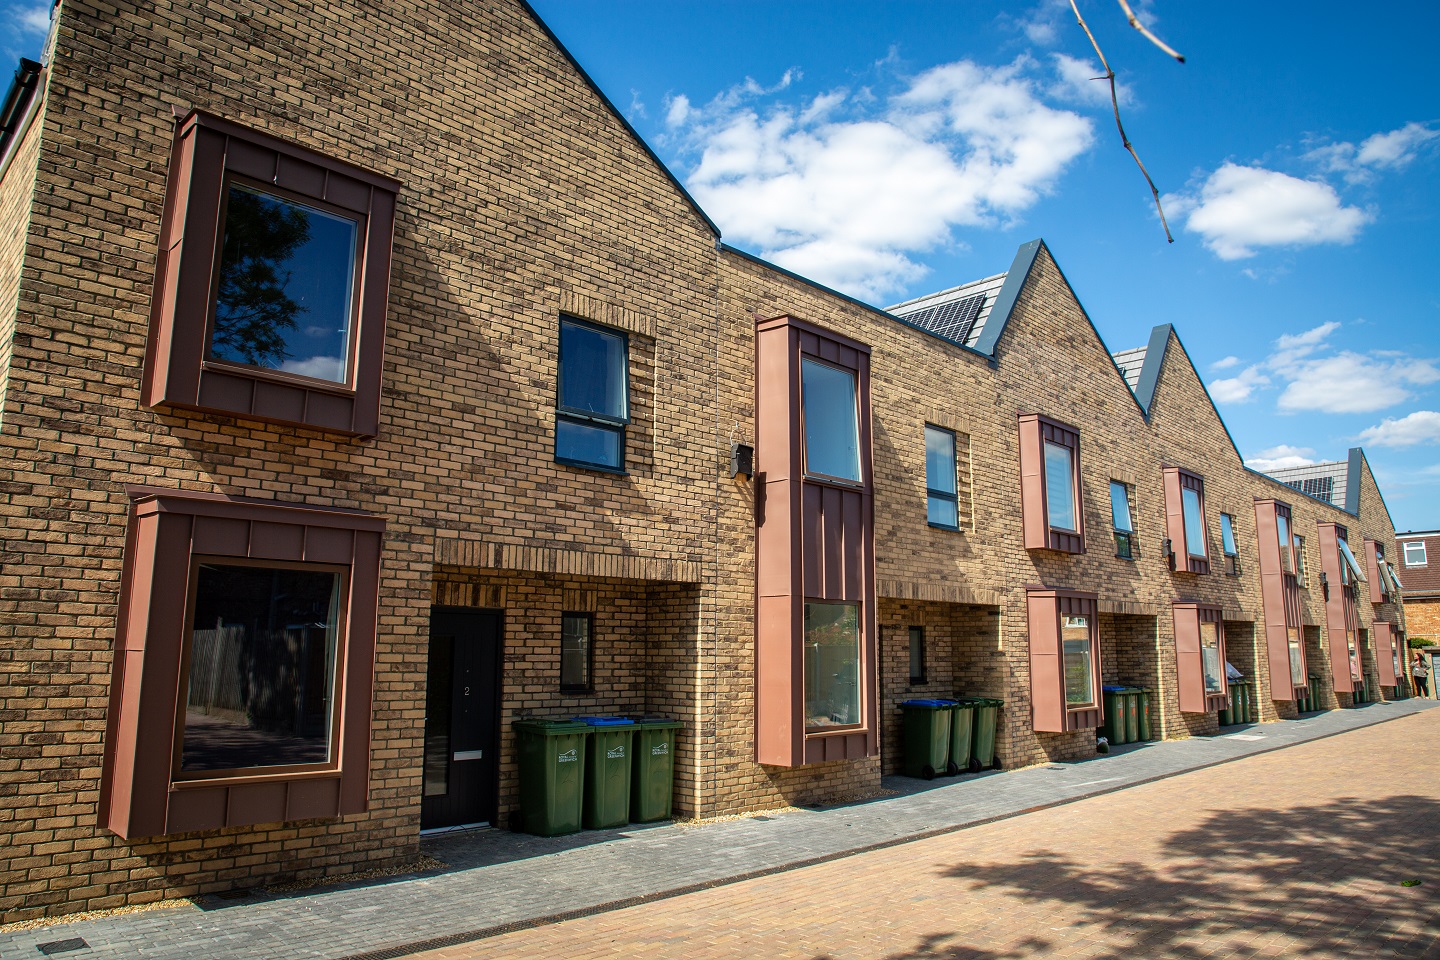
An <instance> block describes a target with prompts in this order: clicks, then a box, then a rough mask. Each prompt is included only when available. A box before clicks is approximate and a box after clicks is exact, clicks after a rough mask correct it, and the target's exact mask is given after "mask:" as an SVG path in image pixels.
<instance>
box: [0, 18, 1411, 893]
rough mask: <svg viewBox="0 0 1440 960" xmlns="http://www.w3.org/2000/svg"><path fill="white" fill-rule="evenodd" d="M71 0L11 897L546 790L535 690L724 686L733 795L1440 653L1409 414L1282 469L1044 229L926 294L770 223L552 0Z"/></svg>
mask: <svg viewBox="0 0 1440 960" xmlns="http://www.w3.org/2000/svg"><path fill="white" fill-rule="evenodd" d="M54 18H55V19H54V29H53V32H52V37H51V41H50V44H49V46H48V48H47V53H46V56H45V59H44V62H43V64H41V63H31V62H28V61H27V62H24V63H22V65H21V68H20V70H19V71H18V72H17V75H16V79H15V82H14V84H13V85H12V87H11V89H10V92H9V94H8V96H7V98H6V100H5V102H4V105H3V108H0V209H3V211H4V220H3V231H4V232H3V234H0V448H3V458H0V463H3V464H4V467H3V474H0V531H3V532H0V539H3V544H0V711H3V712H0V770H3V778H0V823H3V829H4V832H5V837H4V842H5V849H6V851H7V862H6V864H5V873H4V880H3V888H0V913H3V916H4V918H5V919H16V918H24V917H31V916H37V915H44V914H59V913H64V912H68V911H75V910H81V909H96V908H104V907H112V906H119V905H123V904H135V903H143V902H147V901H153V900H157V899H160V898H165V897H175V896H184V895H193V894H199V893H206V892H213V891H220V890H225V889H229V888H233V887H237V886H253V885H256V884H264V883H274V882H280V881H283V880H293V879H297V878H299V879H305V878H315V877H324V876H337V877H338V876H343V875H345V874H348V873H353V872H356V871H361V870H365V869H369V868H373V867H377V866H384V865H387V864H393V863H396V862H399V861H403V860H405V859H407V858H409V857H413V856H414V854H415V853H416V851H417V845H418V841H419V837H420V833H421V831H422V830H424V829H431V828H440V827H446V826H452V825H468V824H475V823H491V824H498V825H502V826H503V825H507V824H510V823H511V822H512V817H513V815H514V813H515V812H516V809H517V802H518V784H517V762H516V744H515V738H514V734H513V732H512V724H513V722H514V721H516V720H519V719H525V718H534V717H541V718H545V717H569V716H572V715H575V714H580V713H584V714H597V713H638V712H646V713H661V714H666V715H670V716H673V717H676V718H678V719H680V720H682V721H683V722H684V725H685V728H684V731H683V733H682V735H681V736H680V738H679V741H678V745H677V750H678V752H677V757H676V781H675V793H674V800H675V808H676V811H677V812H678V813H679V814H680V815H683V816H687V817H697V818H708V817H714V816H717V815H723V814H730V813H737V812H743V811H754V810H762V809H768V808H774V807H778V806H781V805H785V804H792V803H800V802H811V801H823V800H826V799H833V798H836V797H840V796H856V795H866V794H873V793H875V792H877V791H878V789H879V787H880V777H881V776H882V774H886V773H891V772H894V771H896V770H897V769H898V762H899V761H898V753H899V744H900V725H899V724H900V720H899V717H900V714H899V711H898V709H897V705H898V704H899V703H900V702H901V701H903V700H906V699H909V698H912V697H917V696H944V695H950V694H954V693H964V694H983V695H990V696H995V697H999V698H1002V699H1003V700H1004V704H1005V705H1004V707H1003V709H1002V711H1001V716H1000V720H999V735H998V744H997V757H998V761H999V763H1000V764H1001V765H1002V766H1005V767H1016V766H1023V765H1026V764H1033V763H1037V762H1042V761H1045V760H1068V759H1076V758H1081V757H1086V756H1091V755H1093V754H1094V752H1095V744H1096V729H1097V727H1098V726H1099V725H1100V724H1101V723H1102V722H1103V721H1104V716H1103V709H1104V708H1103V702H1102V699H1101V688H1102V686H1103V685H1107V684H1114V683H1124V684H1129V685H1134V686H1141V687H1145V688H1148V689H1150V690H1151V691H1152V696H1153V700H1154V712H1155V719H1154V723H1155V733H1156V735H1157V736H1160V737H1166V738H1176V737H1187V736H1193V735H1207V734H1214V733H1215V732H1216V731H1217V729H1218V726H1217V724H1218V719H1217V711H1218V710H1219V709H1220V708H1221V707H1222V706H1223V705H1224V704H1225V702H1226V696H1227V679H1226V672H1225V670H1224V664H1225V663H1226V662H1227V661H1228V662H1229V663H1231V664H1233V665H1234V667H1235V668H1236V669H1237V670H1238V671H1239V672H1240V673H1241V674H1243V675H1244V676H1245V677H1246V678H1248V679H1250V680H1252V681H1254V682H1255V683H1256V684H1257V687H1258V689H1257V697H1256V699H1257V703H1258V713H1259V718H1260V719H1261V720H1263V721H1278V720H1284V719H1288V718H1293V717H1295V716H1297V691H1298V690H1299V689H1300V688H1303V687H1305V686H1306V685H1307V684H1309V683H1310V678H1311V677H1312V676H1313V677H1315V678H1318V679H1317V680H1316V693H1317V694H1318V700H1319V706H1320V707H1322V708H1325V709H1332V708H1339V707H1346V706H1349V705H1351V704H1352V703H1354V702H1355V694H1356V692H1357V690H1358V689H1360V688H1361V686H1362V685H1366V686H1367V687H1368V688H1369V689H1372V690H1377V689H1388V690H1390V691H1391V692H1394V690H1395V688H1396V684H1397V677H1396V674H1395V670H1396V666H1395V656H1396V651H1397V650H1398V649H1399V647H1400V645H1401V643H1402V641H1403V637H1404V629H1405V621H1404V614H1403V610H1402V607H1401V603H1400V595H1399V591H1398V589H1396V588H1395V587H1394V586H1393V579H1394V578H1393V577H1390V576H1389V565H1390V564H1395V563H1396V561H1395V558H1393V557H1391V556H1389V555H1388V553H1389V551H1388V550H1387V549H1386V547H1388V546H1389V545H1391V544H1395V543H1396V540H1395V531H1394V528H1393V524H1392V523H1391V521H1390V518H1389V515H1388V512H1387V511H1386V509H1385V505H1384V502H1383V500H1382V499H1381V495H1380V491H1379V489H1378V488H1377V486H1376V484H1375V480H1374V478H1373V476H1372V475H1371V473H1370V470H1369V467H1368V465H1367V464H1366V463H1365V459H1364V456H1363V454H1361V453H1360V452H1359V451H1353V452H1352V455H1351V457H1350V459H1349V460H1348V461H1347V462H1346V463H1347V470H1346V480H1347V483H1348V486H1347V487H1346V493H1345V497H1344V499H1343V500H1342V501H1341V502H1330V501H1328V500H1325V499H1321V498H1317V497H1315V496H1311V495H1308V493H1309V492H1308V491H1303V490H1296V489H1294V488H1292V487H1291V486H1287V485H1286V484H1285V483H1282V482H1280V481H1278V480H1275V479H1272V478H1270V477H1266V476H1263V475H1261V474H1258V473H1255V472H1253V471H1250V470H1247V469H1246V468H1245V467H1244V466H1243V464H1242V462H1241V458H1240V456H1239V454H1238V452H1237V451H1236V448H1235V445H1234V443H1233V442H1232V441H1231V438H1230V436H1229V434H1228V432H1227V431H1226V429H1225V426H1224V424H1223V423H1222V422H1221V420H1220V418H1219V416H1218V415H1217V414H1216V412H1215V409H1214V406H1213V404H1212V403H1211V402H1210V399H1209V397H1208V395H1207V394H1206V392H1205V389H1204V386H1203V385H1202V383H1201V380H1200V378H1199V376H1198V375H1197V374H1196V371H1195V368H1194V366H1193V365H1192V363H1191V361H1190V358H1189V356H1188V355H1187V354H1186V351H1185V348H1184V346H1183V344H1182V343H1181V340H1180V337H1179V336H1178V334H1177V333H1176V332H1175V331H1174V330H1173V329H1172V328H1171V327H1169V326H1164V325H1162V326H1158V327H1155V328H1154V329H1153V330H1152V331H1151V332H1150V334H1149V337H1148V340H1147V341H1146V343H1145V345H1144V346H1143V347H1139V348H1137V349H1132V350H1126V351H1123V352H1120V353H1114V354H1112V352H1111V351H1110V350H1109V349H1108V348H1107V347H1106V346H1105V344H1103V343H1102V342H1101V340H1100V338H1099V336H1098V335H1097V333H1096V331H1095V329H1094V327H1093V326H1092V325H1091V323H1090V320H1089V318H1088V317H1087V315H1086V313H1085V311H1084V309H1083V308H1082V307H1081V305H1080V303H1079V302H1078V301H1077V299H1076V297H1075V295H1074V293H1073V291H1072V290H1071V288H1070V286H1069V284H1068V283H1067V282H1066V279H1065V277H1064V275H1063V274H1062V273H1061V271H1060V268H1059V266H1058V265H1057V262H1056V260H1055V258H1054V256H1053V255H1052V253H1051V251H1050V250H1049V249H1048V248H1047V247H1046V246H1045V244H1044V243H1043V242H1041V241H1038V240H1037V241H1034V242H1031V243H1027V244H1025V245H1024V246H1022V247H1021V248H1020V250H1019V252H1018V254H1017V256H1016V257H1015V260H1014V262H1013V263H1012V264H1011V265H1010V267H1009V269H1008V270H1006V271H1005V272H1004V273H1003V274H998V275H995V276H992V277H989V278H987V279H984V280H981V281H978V282H976V283H972V284H967V285H965V286H961V287H957V288H954V289H952V290H947V291H943V292H941V293H938V294H935V295H933V296H930V297H925V298H921V299H919V300H915V301H911V302H909V303H905V304H900V305H898V306H895V307H893V308H891V309H890V310H888V311H887V310H881V309H877V308H876V307H873V306H869V305H866V304H864V303H860V302H858V301H855V300H853V299H850V298H847V297H845V296H842V295H840V294H837V293H835V292H833V291H830V290H827V289H825V288H823V287H820V286H818V285H816V284H814V283H812V282H810V281H808V280H806V279H805V278H803V277H799V276H795V275H793V274H791V273H788V272H786V271H784V270H782V269H779V268H777V267H775V266H772V265H770V264H767V263H765V262H762V261H760V260H757V259H755V258H754V257H752V256H750V255H748V254H746V253H743V252H741V251H739V250H736V249H733V248H731V247H728V246H726V245H724V244H723V243H722V242H721V241H720V237H719V233H718V231H717V229H716V227H715V226H714V224H713V223H712V222H711V221H710V220H709V219H708V218H707V217H706V215H705V213H704V212H703V211H702V210H700V209H699V208H698V207H697V206H696V204H695V202H694V201H693V200H692V199H691V198H690V197H689V196H688V195H687V193H686V192H685V190H684V189H683V187H682V186H681V185H680V184H679V183H678V182H677V181H676V180H675V178H674V177H673V176H671V175H670V173H669V172H668V171H667V170H666V169H665V168H664V167H663V165H662V164H661V163H660V162H659V161H658V160H657V159H656V157H655V156H654V155H653V154H652V153H651V152H650V151H649V150H648V148H647V147H646V146H645V144H644V143H643V142H642V141H641V140H640V139H639V138H638V136H637V135H636V134H635V133H634V131H633V130H632V129H631V128H630V127H629V126H628V125H627V124H626V122H625V121H624V119H623V118H622V117H621V116H620V114H619V113H618V112H617V111H616V110H615V108H614V107H613V106H612V105H611V104H610V103H609V102H608V101H607V100H606V99H605V97H604V96H603V95H602V94H601V93H600V92H599V91H598V90H597V89H596V87H595V86H594V84H593V83H592V82H591V81H590V80H589V79H588V78H587V77H586V75H585V74H584V72H583V71H582V70H581V68H580V67H579V66H578V65H577V64H576V63H575V62H574V61H573V60H572V59H571V58H570V57H569V55H568V54H567V53H566V52H565V51H564V49H563V48H562V47H561V46H560V45H559V43H558V42H557V41H556V39H555V38H554V37H553V36H552V35H551V34H550V33H549V31H548V30H547V29H546V27H545V26H544V24H543V23H541V22H540V21H539V19H538V18H537V17H536V16H535V14H534V12H533V11H531V10H530V9H529V8H528V7H527V6H526V5H525V4H524V3H523V2H521V0H492V2H486V3H477V2H466V0H459V2H453V3H447V4H444V5H439V4H426V5H421V6H420V7H405V6H400V7H397V6H384V7H376V6H374V5H369V4H358V3H352V2H347V0H336V2H331V3H325V4H311V3H304V2H296V0H277V2H275V3H269V4H264V5H254V4H244V3H242V4H218V3H206V2H200V0H193V2H192V0H179V2H176V3H173V4H168V5H164V6H154V5H136V4H130V3H125V2H122V3H120V4H119V5H118V6H116V5H113V4H93V3H88V2H86V0H64V2H62V3H61V4H60V5H59V6H58V7H57V8H56V10H55V13H54ZM752 451H753V464H750V463H747V462H746V461H747V459H748V458H747V456H746V454H747V453H750V452H752ZM1393 549H1395V550H1396V551H1397V552H1398V550H1399V549H1400V548H1398V547H1396V548H1393ZM1401 569H1402V570H1404V569H1406V568H1403V567H1402V568H1401ZM1400 683H1401V687H1402V689H1403V678H1402V679H1401V681H1400Z"/></svg>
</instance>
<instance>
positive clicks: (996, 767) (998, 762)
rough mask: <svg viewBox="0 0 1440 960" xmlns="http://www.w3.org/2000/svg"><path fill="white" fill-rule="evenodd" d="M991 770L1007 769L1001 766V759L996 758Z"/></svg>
mask: <svg viewBox="0 0 1440 960" xmlns="http://www.w3.org/2000/svg"><path fill="white" fill-rule="evenodd" d="M990 769H991V770H1004V769H1005V768H1004V767H1003V766H1001V765H1000V758H999V757H996V758H995V762H994V763H992V764H990Z"/></svg>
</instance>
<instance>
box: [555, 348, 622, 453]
mask: <svg viewBox="0 0 1440 960" xmlns="http://www.w3.org/2000/svg"><path fill="white" fill-rule="evenodd" d="M557 380H558V384H559V388H558V391H557V393H558V396H557V400H556V407H555V459H556V460H558V461H560V462H561V463H568V464H572V465H575V466H581V467H592V468H597V469H601V470H609V471H614V472H617V473H619V472H623V471H624V469H625V427H626V425H627V424H628V423H629V422H630V359H629V341H628V339H627V338H626V336H625V334H623V333H620V332H619V331H613V330H606V329H603V328H601V327H597V326H594V325H593V324H589V323H583V322H581V321H578V320H570V319H562V320H561V321H560V360H559V376H558V377H557Z"/></svg>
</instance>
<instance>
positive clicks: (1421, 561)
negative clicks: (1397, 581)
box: [1404, 540, 1425, 567]
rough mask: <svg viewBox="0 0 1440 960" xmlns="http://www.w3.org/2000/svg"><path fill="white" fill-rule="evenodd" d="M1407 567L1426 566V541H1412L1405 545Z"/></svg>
mask: <svg viewBox="0 0 1440 960" xmlns="http://www.w3.org/2000/svg"><path fill="white" fill-rule="evenodd" d="M1404 546H1405V566H1407V567H1423V566H1425V541H1424V540H1411V541H1409V542H1408V543H1406V544H1405V545H1404Z"/></svg>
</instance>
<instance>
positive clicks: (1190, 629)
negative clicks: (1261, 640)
mask: <svg viewBox="0 0 1440 960" xmlns="http://www.w3.org/2000/svg"><path fill="white" fill-rule="evenodd" d="M1171 615H1172V616H1173V618H1174V622H1175V661H1176V667H1177V679H1178V692H1179V694H1180V697H1179V699H1180V711H1181V712H1182V713H1211V712H1213V711H1215V710H1219V709H1221V708H1222V707H1224V706H1225V623H1224V619H1223V618H1222V616H1221V614H1220V608H1219V607H1212V606H1206V605H1204V604H1199V603H1177V604H1174V606H1172V607H1171Z"/></svg>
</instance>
